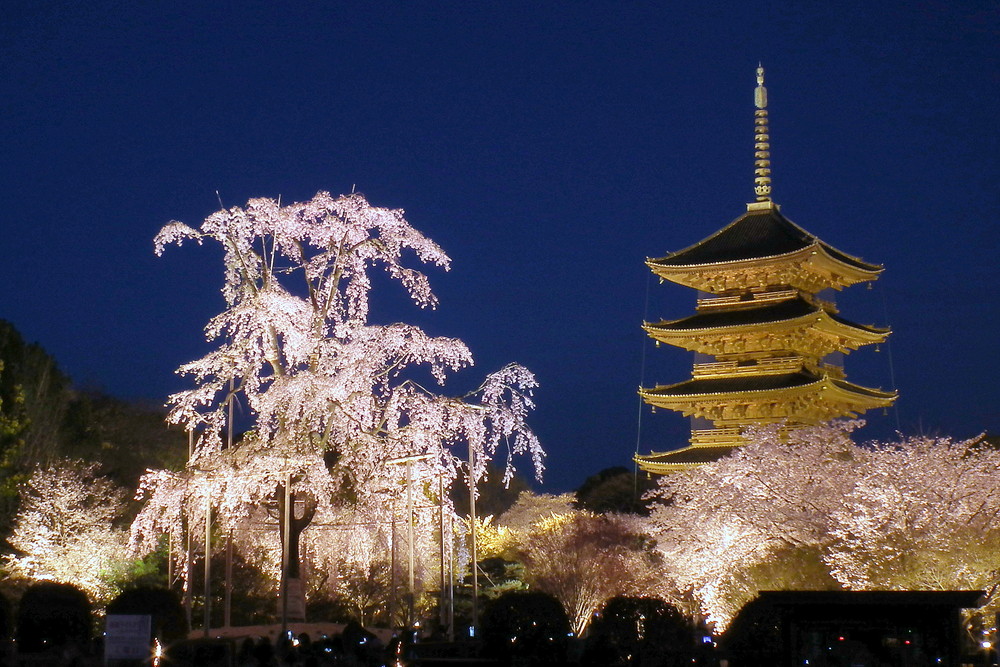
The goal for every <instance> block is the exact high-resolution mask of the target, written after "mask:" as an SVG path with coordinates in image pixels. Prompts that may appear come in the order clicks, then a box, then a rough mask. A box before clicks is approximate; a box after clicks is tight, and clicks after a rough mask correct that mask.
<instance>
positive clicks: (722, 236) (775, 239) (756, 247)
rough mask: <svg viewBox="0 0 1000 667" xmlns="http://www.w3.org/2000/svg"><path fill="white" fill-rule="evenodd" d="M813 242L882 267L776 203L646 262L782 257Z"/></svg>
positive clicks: (856, 262) (841, 257) (851, 262)
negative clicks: (827, 240) (817, 231)
mask: <svg viewBox="0 0 1000 667" xmlns="http://www.w3.org/2000/svg"><path fill="white" fill-rule="evenodd" d="M811 246H813V247H816V248H818V249H822V250H823V251H824V252H825V253H826V254H827V255H829V256H830V257H831V258H832V259H834V260H836V261H838V262H841V263H843V264H846V265H848V266H850V267H853V268H855V269H860V270H861V271H864V272H876V273H877V272H879V271H881V270H882V267H881V266H880V265H878V264H869V263H868V262H865V261H863V260H861V259H859V258H857V257H853V256H851V255H848V254H847V253H844V252H841V251H840V250H837V249H836V248H834V247H833V246H831V245H829V244H827V243H825V242H823V241H821V240H820V239H819V238H817V237H816V236H814V235H813V234H810V233H809V232H807V231H806V230H804V229H802V228H801V227H799V226H798V225H796V224H795V223H794V222H792V221H791V220H789V219H788V218H786V217H785V216H784V215H782V213H781V211H780V210H779V208H778V207H777V206H775V205H771V206H768V207H766V208H756V207H755V208H753V209H752V210H749V211H747V212H746V213H745V214H743V215H741V216H740V217H738V218H736V219H735V220H733V221H732V222H731V223H729V224H728V225H726V226H725V227H723V228H722V229H720V230H719V231H717V232H715V233H714V234H712V235H711V236H709V237H708V238H706V239H704V240H703V241H700V242H698V243H696V244H694V245H693V246H690V247H688V248H685V249H683V250H679V251H677V252H674V253H671V254H669V255H667V256H665V257H660V258H655V259H653V258H651V259H649V260H648V262H647V263H648V264H649V265H650V266H663V267H683V266H700V265H705V264H724V263H728V262H739V261H745V260H753V259H766V258H773V257H780V256H782V255H789V254H792V253H795V252H798V251H800V250H803V249H805V248H808V247H811Z"/></svg>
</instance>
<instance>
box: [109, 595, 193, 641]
mask: <svg viewBox="0 0 1000 667" xmlns="http://www.w3.org/2000/svg"><path fill="white" fill-rule="evenodd" d="M105 611H106V613H107V614H108V615H112V614H135V615H148V616H151V617H152V632H153V636H154V637H157V638H158V639H159V640H160V642H161V643H163V644H169V643H172V642H175V641H177V640H179V639H182V638H183V637H184V636H185V635H187V619H186V618H185V615H184V607H183V606H182V605H181V601H180V600H179V599H178V598H177V595H176V594H175V593H174V592H173V591H169V590H167V589H166V588H153V587H146V586H144V587H138V588H131V589H129V590H127V591H123V592H122V593H121V594H120V595H119V596H118V597H116V598H115V599H114V600H112V601H111V603H110V604H109V605H108V607H107V609H106V610H105Z"/></svg>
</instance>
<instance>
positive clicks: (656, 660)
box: [582, 597, 695, 667]
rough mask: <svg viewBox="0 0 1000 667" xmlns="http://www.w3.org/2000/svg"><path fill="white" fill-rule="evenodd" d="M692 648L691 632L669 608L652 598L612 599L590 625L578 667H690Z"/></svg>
mask: <svg viewBox="0 0 1000 667" xmlns="http://www.w3.org/2000/svg"><path fill="white" fill-rule="evenodd" d="M694 648H695V644H694V636H693V630H692V628H691V626H690V624H689V623H688V621H687V620H686V619H685V618H684V616H683V615H682V614H681V613H680V612H679V611H678V610H677V608H676V607H674V606H673V605H670V604H668V603H666V602H664V601H663V600H659V599H656V598H632V597H615V598H611V599H610V600H608V601H607V602H606V603H605V604H604V606H603V607H602V608H601V610H600V611H599V612H598V613H597V614H596V615H595V617H594V620H593V621H592V622H591V624H590V630H589V633H588V636H587V645H586V649H585V651H584V654H583V660H582V664H583V665H585V666H593V667H599V666H600V667H603V666H605V665H608V666H610V665H636V666H642V667H674V666H675V665H677V666H679V665H690V664H691V659H692V657H694V655H693V650H694Z"/></svg>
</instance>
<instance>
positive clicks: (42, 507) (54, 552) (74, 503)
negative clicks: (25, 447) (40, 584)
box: [6, 461, 129, 602]
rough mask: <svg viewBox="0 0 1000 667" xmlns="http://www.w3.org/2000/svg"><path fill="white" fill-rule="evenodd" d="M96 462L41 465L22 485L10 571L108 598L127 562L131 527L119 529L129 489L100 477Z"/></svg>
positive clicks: (12, 541)
mask: <svg viewBox="0 0 1000 667" xmlns="http://www.w3.org/2000/svg"><path fill="white" fill-rule="evenodd" d="M96 470H97V465H96V464H85V463H83V462H81V461H63V462H60V463H56V464H53V465H51V466H48V467H44V468H39V469H38V470H36V471H35V472H34V474H32V476H31V477H30V478H29V479H28V481H27V482H25V484H24V485H23V488H22V491H21V496H22V500H21V510H20V511H19V512H18V515H17V519H16V522H15V526H14V532H13V534H12V536H11V537H10V543H11V546H13V547H14V548H15V549H16V551H17V553H15V554H12V555H9V556H7V557H6V564H7V567H8V568H9V570H10V572H11V574H12V575H13V576H14V577H17V578H23V579H28V580H35V581H53V582H60V583H67V584H73V585H75V586H78V587H80V588H81V589H83V590H85V591H86V592H87V594H88V595H90V596H91V598H92V599H94V600H96V601H105V602H106V601H107V600H109V599H111V597H113V596H114V595H115V594H116V593H117V592H118V590H119V589H118V584H119V583H120V580H121V577H122V576H123V574H124V572H125V570H126V568H127V566H128V564H129V561H128V560H126V558H125V546H126V544H127V541H128V531H127V530H126V529H123V528H117V527H115V525H114V522H115V521H116V520H117V519H119V518H120V517H121V515H122V512H123V511H124V509H125V505H126V494H125V491H124V490H123V489H121V488H118V487H117V486H115V485H114V484H113V483H112V482H110V481H109V480H107V479H105V478H103V477H101V476H99V475H98V474H97V472H96Z"/></svg>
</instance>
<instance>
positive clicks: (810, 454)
mask: <svg viewBox="0 0 1000 667" xmlns="http://www.w3.org/2000/svg"><path fill="white" fill-rule="evenodd" d="M859 425H860V424H859V423H858V422H842V423H835V424H832V425H826V426H818V427H812V428H805V429H800V430H797V431H794V432H793V433H791V434H790V435H788V436H787V437H786V436H783V435H782V434H781V432H780V431H779V429H777V428H763V427H762V428H758V429H756V430H754V431H753V432H752V433H751V434H750V436H749V441H750V442H749V444H748V445H747V446H746V447H744V448H742V449H740V450H738V451H737V452H736V453H735V454H733V455H731V456H730V457H728V458H726V459H723V460H721V461H718V462H715V463H712V464H709V465H705V466H702V467H699V468H697V469H695V470H692V471H688V472H685V473H681V474H677V475H671V476H668V477H665V478H664V479H663V480H662V482H661V485H660V489H659V490H658V492H657V496H658V499H659V501H660V502H659V504H658V505H657V508H656V509H655V510H654V511H653V513H652V516H651V517H650V526H649V532H650V535H651V536H653V537H654V538H655V539H656V540H657V544H658V546H659V549H660V551H661V552H662V554H663V556H664V563H665V564H666V567H667V570H668V573H667V574H668V576H669V577H670V578H672V579H673V580H674V581H675V582H676V584H677V585H678V586H679V587H680V588H682V589H685V590H687V591H689V593H690V595H691V596H692V597H694V598H696V599H697V600H699V601H700V603H701V605H702V606H703V608H704V610H705V611H706V612H707V613H708V614H709V616H710V618H712V619H713V620H714V621H715V622H716V623H717V624H718V625H719V626H720V627H724V626H725V625H726V624H727V623H728V622H729V620H730V619H732V617H733V616H734V615H735V614H736V612H738V611H739V609H740V608H741V607H742V606H743V605H744V604H745V603H746V602H748V601H749V600H750V599H752V598H753V597H754V596H755V595H756V593H757V592H758V591H760V590H795V589H798V590H820V589H835V588H846V589H853V590H983V591H985V592H986V599H985V608H986V609H989V610H995V609H996V608H997V607H998V606H1000V599H998V596H997V587H998V585H1000V550H998V546H1000V522H998V521H997V519H998V515H1000V450H997V449H996V448H994V447H991V446H989V445H987V444H986V443H984V442H983V441H981V440H979V439H976V440H969V441H961V442H956V441H952V440H950V439H947V438H906V439H903V440H901V441H899V442H896V443H870V444H866V445H863V446H859V445H857V444H855V443H854V442H852V440H851V437H850V436H851V432H852V431H853V430H854V429H855V428H856V427H857V426H859Z"/></svg>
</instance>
